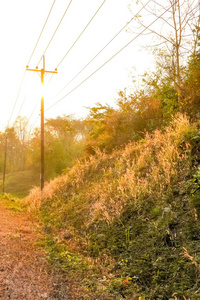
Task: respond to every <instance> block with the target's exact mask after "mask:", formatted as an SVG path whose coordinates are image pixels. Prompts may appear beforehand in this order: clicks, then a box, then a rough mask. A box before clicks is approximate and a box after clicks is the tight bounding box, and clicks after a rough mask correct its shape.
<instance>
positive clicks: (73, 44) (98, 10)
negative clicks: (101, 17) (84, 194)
mask: <svg viewBox="0 0 200 300" xmlns="http://www.w3.org/2000/svg"><path fill="white" fill-rule="evenodd" d="M105 2H106V0H104V1H103V2H102V3H101V5H100V6H99V8H98V9H97V11H96V12H95V14H94V15H93V17H92V18H91V19H90V21H89V22H88V23H87V25H86V26H85V28H84V29H83V31H82V32H81V33H80V34H79V36H78V37H77V39H76V40H75V42H74V43H73V44H72V46H71V47H70V48H69V50H68V51H67V53H66V54H65V55H64V57H63V58H62V59H61V61H60V62H59V64H58V65H57V68H58V67H59V65H60V64H61V63H62V62H63V60H64V59H65V57H66V56H67V55H68V54H69V52H70V51H71V50H72V48H73V47H74V46H75V44H76V43H77V42H78V40H79V39H80V37H81V36H82V34H83V33H84V31H85V30H86V29H87V27H88V26H89V25H90V23H91V22H92V20H93V19H94V18H95V16H96V15H97V13H98V12H99V11H100V9H101V7H102V6H103V5H104V3H105Z"/></svg>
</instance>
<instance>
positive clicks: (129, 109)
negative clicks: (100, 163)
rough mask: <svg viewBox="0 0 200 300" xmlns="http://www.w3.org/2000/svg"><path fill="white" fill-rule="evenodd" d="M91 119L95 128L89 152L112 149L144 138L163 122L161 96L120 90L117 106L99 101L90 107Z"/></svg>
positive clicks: (109, 150)
mask: <svg viewBox="0 0 200 300" xmlns="http://www.w3.org/2000/svg"><path fill="white" fill-rule="evenodd" d="M87 122H88V123H89V124H90V125H91V131H90V134H89V136H88V138H87V143H86V152H87V153H89V154H95V148H99V149H101V150H104V151H106V152H107V153H110V152H112V150H113V149H118V148H120V147H122V146H124V145H125V144H127V143H128V142H130V141H135V140H138V139H142V138H143V137H144V135H145V132H147V131H148V132H152V131H153V130H154V129H155V128H157V127H160V126H161V125H162V111H161V105H160V100H159V99H156V98H155V97H153V96H152V95H151V94H150V95H148V94H145V93H144V92H143V91H141V92H140V93H133V94H129V95H127V92H126V90H124V91H121V92H119V99H118V100H117V109H114V108H111V107H110V106H108V105H106V106H103V105H101V104H99V103H97V105H96V106H95V107H92V108H91V109H90V112H89V115H88V119H87Z"/></svg>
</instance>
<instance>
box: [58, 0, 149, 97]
mask: <svg viewBox="0 0 200 300" xmlns="http://www.w3.org/2000/svg"><path fill="white" fill-rule="evenodd" d="M151 1H152V0H149V1H148V2H147V3H146V4H145V5H143V6H142V8H141V9H140V10H139V11H138V12H137V13H136V14H135V15H134V16H133V17H132V18H131V19H130V20H129V21H128V22H127V23H126V24H125V25H124V26H123V27H122V28H121V29H120V30H119V31H118V32H117V34H116V35H115V36H114V37H113V38H112V39H111V40H110V41H109V42H108V43H107V44H106V45H105V46H104V47H103V48H102V49H101V50H100V51H99V52H98V53H97V54H96V55H95V56H94V57H93V58H92V59H91V60H90V61H89V62H88V63H87V64H86V65H85V66H84V67H83V68H82V69H81V70H80V71H79V72H78V73H77V74H76V75H75V76H74V77H73V78H72V79H71V80H70V81H69V82H68V83H67V84H66V85H65V86H64V87H63V88H62V89H61V90H60V91H59V92H58V93H57V94H56V96H55V97H57V96H58V95H59V94H60V93H61V92H62V91H63V90H64V89H65V88H66V87H67V86H68V85H69V84H70V83H71V82H72V81H73V80H74V79H75V78H76V77H77V76H78V75H80V74H81V73H82V72H83V71H84V70H85V69H86V68H87V67H88V66H89V65H90V64H91V63H92V62H93V60H94V59H95V58H97V56H99V54H101V52H102V51H103V50H105V49H106V48H107V47H108V46H109V45H110V44H111V42H112V41H113V40H114V39H115V38H116V37H117V36H118V35H119V34H120V33H121V32H122V31H123V30H124V29H125V28H126V27H127V26H128V25H129V24H130V23H131V22H132V21H133V20H134V19H135V17H136V16H137V15H138V14H139V13H140V12H141V11H142V10H143V9H144V8H145V7H146V6H147V5H148V4H149V3H150V2H151Z"/></svg>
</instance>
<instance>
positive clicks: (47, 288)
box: [0, 201, 67, 300]
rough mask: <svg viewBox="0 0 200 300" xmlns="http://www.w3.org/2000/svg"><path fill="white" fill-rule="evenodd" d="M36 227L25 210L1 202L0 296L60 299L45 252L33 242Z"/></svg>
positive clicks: (30, 299)
mask: <svg viewBox="0 0 200 300" xmlns="http://www.w3.org/2000/svg"><path fill="white" fill-rule="evenodd" d="M35 227H36V226H35V224H34V223H33V221H31V219H30V217H28V216H27V215H26V214H25V213H24V212H22V213H21V212H20V213H17V214H16V213H15V212H13V211H11V210H8V209H6V208H5V207H4V206H3V205H2V203H1V201H0V299H5V300H6V299H13V300H14V299H27V300H39V299H61V298H60V297H59V296H56V295H55V285H56V284H55V283H54V279H53V276H52V274H51V271H50V268H49V266H48V262H47V261H46V258H45V253H44V252H43V250H41V249H40V248H39V247H38V246H37V245H36V243H37V241H38V233H37V231H36V229H35ZM62 299H64V298H63V297H62ZM65 299H67V297H65Z"/></svg>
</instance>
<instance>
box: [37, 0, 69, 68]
mask: <svg viewBox="0 0 200 300" xmlns="http://www.w3.org/2000/svg"><path fill="white" fill-rule="evenodd" d="M71 3H72V0H71V1H70V2H69V4H68V6H67V8H66V10H65V12H64V14H63V16H62V18H61V20H60V22H59V23H58V26H57V27H56V30H55V31H54V33H53V35H52V37H51V39H50V41H49V43H48V45H47V47H46V49H45V50H44V52H43V54H42V56H41V58H40V60H39V62H38V64H37V65H39V63H40V61H41V59H42V57H43V55H44V54H45V53H46V51H47V49H48V48H49V46H50V44H51V42H52V40H53V38H54V36H55V34H56V32H57V30H58V28H59V27H60V24H61V23H62V21H63V19H64V17H65V15H66V13H67V11H68V9H69V7H70V5H71Z"/></svg>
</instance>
